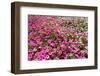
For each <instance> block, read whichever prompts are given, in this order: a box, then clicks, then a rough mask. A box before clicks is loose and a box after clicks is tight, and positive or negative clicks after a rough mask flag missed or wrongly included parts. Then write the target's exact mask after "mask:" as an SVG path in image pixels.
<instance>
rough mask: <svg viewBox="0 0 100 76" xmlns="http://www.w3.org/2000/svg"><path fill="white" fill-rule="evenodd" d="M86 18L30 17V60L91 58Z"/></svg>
mask: <svg viewBox="0 0 100 76" xmlns="http://www.w3.org/2000/svg"><path fill="white" fill-rule="evenodd" d="M87 36H88V33H87V18H86V17H62V16H41V15H29V16H28V60H29V61H31V60H55V59H56V60H57V59H58V60H59V59H83V58H87V57H88V48H87V46H88V42H87Z"/></svg>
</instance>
